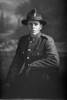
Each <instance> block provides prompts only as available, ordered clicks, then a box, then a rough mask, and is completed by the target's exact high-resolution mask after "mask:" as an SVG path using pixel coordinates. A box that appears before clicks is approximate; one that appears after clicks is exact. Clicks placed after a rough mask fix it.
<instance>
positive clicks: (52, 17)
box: [0, 0, 67, 91]
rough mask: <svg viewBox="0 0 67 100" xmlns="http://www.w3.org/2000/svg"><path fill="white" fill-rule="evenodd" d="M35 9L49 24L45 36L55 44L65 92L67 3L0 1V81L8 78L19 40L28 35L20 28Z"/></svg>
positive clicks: (55, 1)
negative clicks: (23, 20) (22, 21)
mask: <svg viewBox="0 0 67 100" xmlns="http://www.w3.org/2000/svg"><path fill="white" fill-rule="evenodd" d="M34 7H36V8H37V9H38V10H39V12H41V13H42V14H43V15H44V16H45V20H46V21H47V25H46V26H45V28H44V30H43V31H44V33H45V34H49V35H51V36H52V37H53V38H54V40H55V43H56V46H57V49H58V52H59V55H60V61H61V63H60V70H61V72H62V74H63V81H64V86H65V88H66V85H65V83H66V74H65V72H66V67H65V66H66V58H67V12H66V8H67V5H66V0H0V74H1V75H0V79H1V80H4V79H5V78H6V76H7V73H8V70H9V67H10V64H11V62H12V60H13V57H14V55H15V51H16V48H17V43H18V40H19V38H20V37H21V36H23V35H25V34H27V32H28V30H27V28H26V27H25V26H23V25H21V19H23V18H24V17H25V16H26V14H27V12H28V11H29V10H31V8H34ZM0 83H1V82H0ZM65 91H66V90H65Z"/></svg>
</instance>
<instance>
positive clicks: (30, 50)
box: [21, 38, 46, 57]
mask: <svg viewBox="0 0 67 100" xmlns="http://www.w3.org/2000/svg"><path fill="white" fill-rule="evenodd" d="M45 43H46V40H45V39H42V38H39V39H38V40H36V41H35V40H34V41H32V40H28V39H27V40H25V41H24V43H22V46H21V52H22V53H23V54H24V56H26V55H27V56H30V57H33V56H35V57H41V56H43V55H44V54H45V53H46V47H45Z"/></svg>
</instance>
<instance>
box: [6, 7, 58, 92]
mask: <svg viewBox="0 0 67 100" xmlns="http://www.w3.org/2000/svg"><path fill="white" fill-rule="evenodd" d="M21 22H22V24H23V25H25V26H27V27H28V29H29V34H28V35H25V36H22V37H21V38H20V40H19V43H18V48H17V50H16V55H15V57H14V60H13V62H12V64H11V66H10V70H9V72H8V76H7V82H8V83H12V82H13V81H14V80H15V79H16V77H17V76H18V75H20V74H21V76H22V78H24V77H30V81H31V80H32V81H33V82H32V81H31V82H32V83H31V84H35V83H36V82H37V81H38V79H39V80H40V79H41V77H42V79H43V80H44V78H45V77H46V79H47V80H48V79H49V76H48V74H47V73H48V72H50V71H54V72H55V71H58V68H59V56H58V52H57V49H56V46H55V43H54V39H53V38H52V37H51V36H49V35H46V34H45V33H42V32H41V30H42V29H43V27H44V26H45V25H46V24H47V23H46V21H45V20H44V19H43V16H42V15H40V14H39V13H37V10H36V9H32V10H31V11H30V12H29V13H28V15H27V18H26V19H24V20H22V21H21ZM40 75H41V76H40ZM33 77H34V78H33ZM39 82H41V81H38V83H39ZM43 82H44V81H43ZM36 84H37V83H36ZM43 84H44V83H43ZM34 87H37V85H36V86H34V85H32V88H34ZM39 87H40V86H39ZM41 87H42V84H41ZM42 89H43V88H42ZM32 91H33V90H32ZM36 91H38V90H37V88H36Z"/></svg>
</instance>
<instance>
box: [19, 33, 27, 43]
mask: <svg viewBox="0 0 67 100" xmlns="http://www.w3.org/2000/svg"><path fill="white" fill-rule="evenodd" d="M28 37H29V35H28V34H27V35H24V36H21V37H20V39H19V40H20V41H23V40H24V39H27V38H28Z"/></svg>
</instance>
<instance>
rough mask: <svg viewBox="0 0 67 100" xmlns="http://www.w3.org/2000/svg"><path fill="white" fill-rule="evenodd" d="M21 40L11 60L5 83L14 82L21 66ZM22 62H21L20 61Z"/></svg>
mask: <svg viewBox="0 0 67 100" xmlns="http://www.w3.org/2000/svg"><path fill="white" fill-rule="evenodd" d="M21 43H22V41H21V39H20V40H19V42H18V47H17V50H16V53H15V56H14V58H13V61H12V64H11V66H10V68H9V71H8V74H7V79H6V81H7V82H8V83H11V82H13V81H14V80H15V78H16V76H17V74H18V72H19V70H20V68H21V66H22V65H23V59H22V58H23V55H21ZM21 60H22V61H21Z"/></svg>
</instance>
